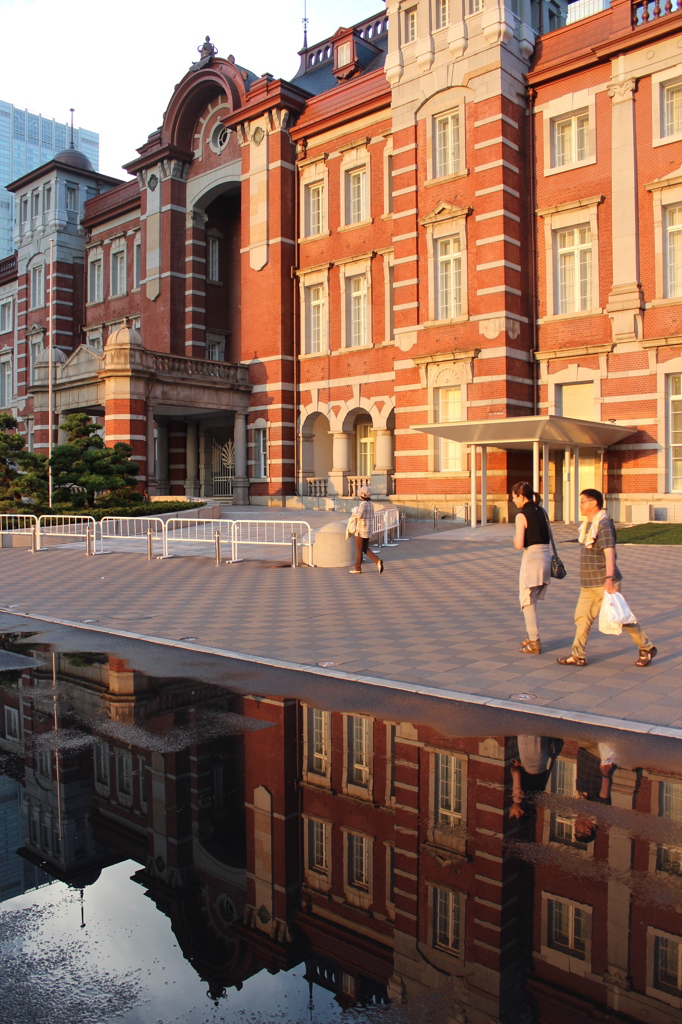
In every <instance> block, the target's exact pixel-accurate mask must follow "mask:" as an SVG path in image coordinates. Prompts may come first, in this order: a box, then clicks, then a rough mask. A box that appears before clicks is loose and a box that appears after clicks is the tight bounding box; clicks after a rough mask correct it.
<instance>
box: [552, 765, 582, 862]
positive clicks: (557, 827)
mask: <svg viewBox="0 0 682 1024" xmlns="http://www.w3.org/2000/svg"><path fill="white" fill-rule="evenodd" d="M576 773H577V766H576V762H575V761H569V760H566V759H563V758H557V760H556V761H555V762H554V764H553V765H552V774H551V776H550V782H549V788H550V792H552V793H554V794H555V795H556V796H559V797H566V798H568V799H572V797H573V795H574V793H575V788H576ZM549 837H550V840H551V841H552V842H553V843H568V844H573V843H575V815H574V814H571V813H570V812H568V811H552V813H551V816H550V825H549Z"/></svg>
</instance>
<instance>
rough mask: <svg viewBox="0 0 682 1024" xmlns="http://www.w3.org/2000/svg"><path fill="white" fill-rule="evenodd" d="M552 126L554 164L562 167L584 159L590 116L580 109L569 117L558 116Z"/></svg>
mask: <svg viewBox="0 0 682 1024" xmlns="http://www.w3.org/2000/svg"><path fill="white" fill-rule="evenodd" d="M553 127H554V166H555V167H564V166H566V165H567V164H576V163H579V162H580V161H581V160H586V159H587V156H588V149H587V146H588V139H589V127H590V117H589V114H588V113H587V111H584V110H581V111H579V112H578V113H576V114H571V115H570V117H562V118H558V119H557V120H556V121H554V122H553Z"/></svg>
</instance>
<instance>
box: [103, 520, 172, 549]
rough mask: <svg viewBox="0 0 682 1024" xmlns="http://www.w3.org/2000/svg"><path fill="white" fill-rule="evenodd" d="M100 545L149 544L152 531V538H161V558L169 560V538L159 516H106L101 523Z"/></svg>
mask: <svg viewBox="0 0 682 1024" xmlns="http://www.w3.org/2000/svg"><path fill="white" fill-rule="evenodd" d="M99 531H100V533H99V536H100V544H101V545H102V548H103V547H104V541H105V540H107V541H112V540H127V541H136V540H139V541H144V542H145V543H146V542H147V535H148V534H149V532H150V531H151V534H152V538H153V540H155V539H156V538H157V537H160V538H161V544H162V554H161V556H159V557H161V558H168V537H167V534H166V524H165V523H164V521H163V519H159V518H158V517H157V516H137V517H132V516H131V517H130V518H127V517H125V516H122V517H116V516H105V517H104V519H101V520H100V523H99Z"/></svg>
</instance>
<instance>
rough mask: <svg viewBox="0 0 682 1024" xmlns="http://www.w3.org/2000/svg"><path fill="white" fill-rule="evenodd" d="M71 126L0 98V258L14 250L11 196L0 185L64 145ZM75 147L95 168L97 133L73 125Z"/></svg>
mask: <svg viewBox="0 0 682 1024" xmlns="http://www.w3.org/2000/svg"><path fill="white" fill-rule="evenodd" d="M70 141H71V127H70V125H68V124H60V123H59V122H58V121H55V120H54V119H52V120H50V119H49V118H46V117H42V115H41V114H31V113H30V112H29V111H28V110H21V108H19V107H14V106H12V104H11V103H4V102H3V101H2V100H0V259H2V258H3V257H4V256H9V255H10V254H11V253H13V252H14V196H13V195H11V194H10V193H9V192H8V191H7V190H6V188H5V187H4V186H5V185H7V184H8V183H9V182H10V181H14V180H15V178H20V177H21V175H22V174H26V173H27V172H28V171H32V170H34V168H36V167H40V166H41V164H45V163H47V162H48V160H51V159H52V157H53V156H54V155H55V154H56V153H59V152H60V150H62V149H67V148H68V146H69V143H70ZM73 141H74V146H75V147H76V149H79V150H80V151H81V152H82V153H84V154H85V156H87V158H88V159H89V161H90V163H91V164H92V166H93V168H94V170H98V169H99V135H98V134H97V133H96V132H89V131H86V130H85V129H84V128H74V133H73Z"/></svg>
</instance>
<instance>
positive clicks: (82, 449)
mask: <svg viewBox="0 0 682 1024" xmlns="http://www.w3.org/2000/svg"><path fill="white" fill-rule="evenodd" d="M60 427H61V429H62V430H65V431H66V434H67V441H66V444H60V445H57V446H56V447H55V448H53V449H52V458H51V459H50V467H51V469H52V500H53V502H55V503H61V502H64V503H69V504H70V505H74V506H76V507H77V508H83V507H84V506H86V505H87V506H88V507H90V508H92V507H93V506H94V504H95V497H96V495H97V494H98V493H102V492H103V491H115V492H116V494H117V497H118V498H120V500H121V504H125V503H126V502H128V501H131V500H135V498H137V492H136V490H135V484H136V477H137V474H138V472H139V466H138V464H137V463H136V462H132V461H131V459H130V456H131V455H132V451H133V450H132V448H131V447H130V445H129V444H124V443H123V442H122V441H117V442H116V444H115V445H114V446H113V448H107V447H106V445H105V444H104V440H103V439H102V437H101V435H100V434H99V433H98V431H99V427H98V426H97V424H96V423H93V422H92V420H91V418H90V417H89V416H88V415H87V414H86V413H84V412H74V413H71V414H70V415H69V416H66V417H65V418H64V419H63V420H62V422H61V424H60Z"/></svg>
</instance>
